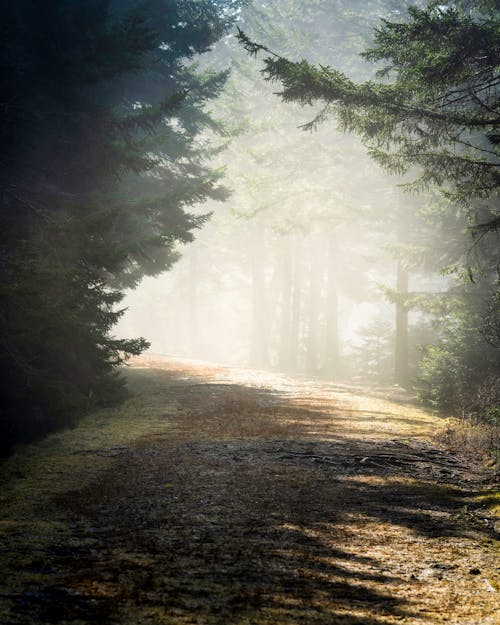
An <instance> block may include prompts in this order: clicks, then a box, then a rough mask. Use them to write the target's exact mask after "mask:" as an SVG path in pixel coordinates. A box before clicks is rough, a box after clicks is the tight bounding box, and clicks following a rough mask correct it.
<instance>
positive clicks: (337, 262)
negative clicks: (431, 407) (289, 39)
mask: <svg viewBox="0 0 500 625" xmlns="http://www.w3.org/2000/svg"><path fill="white" fill-rule="evenodd" d="M262 7H263V8H262ZM262 7H261V8H262V10H263V11H264V12H265V10H266V6H265V5H262ZM261 17H262V16H261ZM375 17H376V16H374V18H373V19H375ZM246 19H247V22H246V23H245V16H243V17H242V20H243V22H244V23H243V26H245V27H246V28H249V30H250V34H252V32H251V31H252V22H251V20H250V18H248V17H247V18H246ZM285 26H286V25H285ZM368 26H369V25H368V24H367V25H365V27H366V29H368ZM309 28H312V27H311V26H309ZM328 28H330V31H329V30H328ZM254 30H256V31H257V36H259V35H260V36H264V35H263V34H262V29H260V30H259V29H258V28H257V29H255V28H254ZM302 34H303V35H305V34H308V35H309V39H308V42H309V43H308V44H307V46H308V47H307V52H308V58H311V59H312V60H315V59H318V58H319V59H322V58H323V56H324V55H326V58H324V59H323V60H326V61H328V60H329V59H328V57H330V60H331V62H332V63H333V62H334V61H332V58H333V59H337V61H338V63H337V66H338V65H339V63H340V65H341V66H342V64H343V65H344V66H345V67H346V68H347V69H348V70H349V72H350V75H351V76H352V77H353V78H354V79H361V78H364V77H366V75H367V72H368V71H369V70H370V71H373V69H372V68H369V67H368V66H367V64H366V63H364V62H363V61H362V60H361V59H360V58H359V56H358V54H357V53H358V52H359V51H360V50H361V49H362V47H363V46H362V43H363V42H362V41H357V42H355V43H353V44H352V46H351V47H350V48H349V49H347V50H346V47H345V45H344V43H345V41H344V40H345V33H339V32H335V27H334V25H329V27H327V26H326V25H325V24H322V25H321V33H320V36H318V37H317V39H316V40H314V41H312V40H311V37H310V35H311V32H309V33H305V34H304V33H302ZM340 34H342V35H343V37H344V38H341V37H340ZM299 39H300V38H299ZM280 41H281V40H279V41H278V42H277V43H276V42H275V45H279V44H280ZM341 44H342V46H343V47H342V54H341V55H340V56H339V55H338V50H339V48H338V47H337V48H336V47H335V46H339V45H341ZM280 51H282V50H280ZM283 52H285V53H286V52H287V50H283ZM299 56H300V55H299ZM205 57H206V58H203V59H200V62H201V63H205V64H206V66H207V67H208V68H209V67H210V66H211V65H213V66H217V67H224V66H230V67H231V76H230V78H229V80H228V82H227V85H226V87H225V89H224V92H223V93H222V95H221V96H220V98H219V99H218V101H217V102H215V103H212V104H211V111H212V113H215V114H216V115H218V117H219V118H221V119H222V120H223V121H224V122H225V123H226V125H227V126H228V127H229V128H231V130H232V133H233V136H232V138H231V139H230V141H229V144H228V145H226V146H225V149H224V150H222V151H221V152H220V154H219V155H218V156H217V158H216V161H217V164H218V166H219V167H221V168H224V170H225V176H224V184H225V185H226V186H227V187H229V189H230V190H231V192H232V193H231V196H230V198H229V199H228V200H227V201H226V202H221V203H211V204H204V205H202V206H197V207H194V208H193V209H192V212H195V213H197V214H206V213H212V216H211V219H210V220H209V222H208V223H207V224H206V225H204V226H203V227H202V228H201V229H200V230H199V231H198V233H197V235H196V240H195V241H194V242H193V243H191V244H188V245H184V246H181V247H179V253H180V260H179V261H178V262H177V263H176V264H175V265H174V267H173V268H172V269H171V270H170V271H168V272H166V273H164V274H162V275H161V276H159V277H156V278H146V279H144V280H143V281H142V283H141V284H140V286H139V287H138V288H137V289H136V290H134V291H130V292H129V293H128V295H127V297H126V299H125V301H124V303H123V306H124V307H126V308H127V311H126V313H125V314H124V316H123V318H122V319H121V321H120V324H119V326H118V335H119V336H123V337H130V336H143V337H145V338H146V339H147V340H148V341H150V343H151V348H150V349H151V351H152V352H154V353H162V354H172V355H177V356H183V357H188V358H195V359H203V360H208V361H212V362H218V363H228V364H234V365H241V366H252V367H260V368H268V367H272V368H276V369H278V370H283V371H294V372H301V373H306V374H308V375H321V376H326V377H330V378H336V379H360V378H361V379H364V378H372V379H373V378H375V379H376V380H378V381H381V382H382V381H384V382H393V381H398V378H397V375H396V377H395V375H394V369H395V366H396V364H397V363H396V361H395V352H396V351H397V347H396V343H397V342H398V341H399V342H400V343H401V341H402V342H403V344H402V346H401V345H400V349H403V350H406V351H408V350H409V362H410V365H409V366H410V369H411V367H412V366H415V363H416V361H417V360H418V350H419V349H420V346H421V345H423V344H424V343H425V342H426V341H427V340H428V339H429V336H430V333H432V328H431V327H430V326H429V324H428V323H427V321H426V318H425V315H423V314H422V313H420V314H417V313H410V314H409V315H408V313H407V311H406V308H405V309H404V310H402V308H401V300H400V304H399V308H400V310H399V313H400V315H399V322H398V323H399V326H400V327H399V329H398V330H397V331H396V318H397V309H398V304H397V301H396V300H397V296H398V295H399V296H401V297H405V296H406V294H407V292H409V293H412V292H415V291H416V292H423V291H427V292H428V291H439V290H441V289H442V288H444V286H445V284H446V279H445V278H443V277H442V276H440V275H439V273H438V271H437V268H436V267H432V266H429V265H427V266H426V268H425V271H423V270H422V266H423V265H422V263H420V267H419V269H418V270H417V269H416V263H413V264H412V262H413V261H412V260H411V258H412V257H413V256H415V255H418V250H419V236H422V235H421V234H420V233H421V232H423V231H424V230H425V228H426V225H425V223H418V224H417V223H416V219H417V218H416V210H415V208H416V206H417V205H418V203H422V202H424V201H426V200H425V198H422V197H415V196H412V195H410V194H408V193H405V192H404V190H403V189H402V188H401V186H400V185H402V184H404V182H406V181H407V180H408V179H405V180H403V179H400V178H397V177H394V176H392V177H391V176H388V175H387V174H385V173H384V172H383V171H382V170H381V169H380V167H379V166H378V165H376V164H375V163H374V162H373V161H372V160H371V159H370V157H369V156H368V155H367V153H366V150H365V148H364V147H363V146H362V145H361V143H360V141H359V140H358V139H357V138H356V137H353V136H350V135H345V134H343V133H342V132H340V131H338V130H337V129H336V121H335V119H334V118H332V119H329V120H327V121H326V122H325V123H323V124H322V125H321V126H320V127H319V128H318V130H317V132H314V133H310V132H304V130H303V129H301V128H300V126H301V125H303V124H304V123H307V122H308V121H310V120H311V119H312V118H313V117H314V116H315V115H316V114H317V113H318V110H316V109H314V108H307V107H306V108H300V107H298V106H295V105H293V106H292V105H290V104H284V103H283V102H281V100H280V99H279V98H278V97H276V95H275V94H274V91H275V88H274V87H275V86H274V85H270V84H268V83H265V82H264V81H263V80H262V77H261V75H260V73H259V69H260V68H259V64H258V62H256V61H255V60H254V59H251V58H248V57H247V56H246V55H245V53H244V51H242V50H241V49H240V47H239V46H238V45H237V44H236V43H235V39H234V37H233V36H231V37H228V38H227V39H226V40H224V41H223V42H222V43H221V44H220V46H219V47H218V48H217V49H216V50H214V51H213V53H211V54H208V55H205ZM341 69H342V67H341ZM208 140H209V138H207V141H208ZM427 236H428V232H427ZM403 251H404V253H403ZM413 265H415V266H413ZM398 276H399V283H398ZM401 315H402V316H401ZM408 317H409V318H408ZM398 336H399V338H398V339H397V337H398ZM401 337H403V338H401ZM412 354H413V357H412ZM396 359H397V357H396ZM407 360H408V358H407ZM407 376H408V372H407V371H405V372H403V380H400V381H404V378H405V377H407Z"/></svg>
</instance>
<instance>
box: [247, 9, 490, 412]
mask: <svg viewBox="0 0 500 625" xmlns="http://www.w3.org/2000/svg"><path fill="white" fill-rule="evenodd" d="M499 35H500V20H499V13H498V6H497V3H496V2H494V1H481V2H467V1H450V2H439V3H438V2H430V3H428V4H427V6H426V7H418V6H413V7H410V8H409V9H408V15H407V18H406V19H402V16H399V18H398V19H392V18H391V19H384V20H382V23H381V25H380V26H379V28H378V29H376V31H375V34H374V42H373V44H372V45H371V47H369V49H368V50H367V51H366V52H365V53H364V54H363V56H364V58H365V59H366V60H368V61H370V62H373V63H375V64H376V67H377V69H378V71H377V74H376V77H375V78H374V79H372V80H366V81H365V82H355V81H353V80H351V79H350V78H349V77H348V76H347V75H346V73H344V71H345V70H344V71H340V70H339V69H334V68H332V67H329V66H326V65H321V64H317V65H314V64H312V63H311V62H310V61H306V60H302V61H292V60H289V58H285V56H282V55H280V54H277V53H276V52H274V51H272V50H271V49H270V46H267V45H266V46H264V45H261V44H258V43H254V42H253V41H252V40H251V39H250V38H249V37H248V36H247V35H246V34H245V33H244V32H242V31H240V32H239V40H240V43H241V44H243V46H244V47H245V48H246V50H247V51H248V52H249V53H250V54H252V55H257V54H259V53H261V52H263V53H264V54H265V58H264V69H263V74H264V77H265V78H266V79H267V80H269V81H271V82H279V83H280V84H281V91H280V92H279V95H280V97H281V98H282V99H283V100H284V101H285V102H296V103H299V104H300V105H303V106H305V105H313V104H315V103H322V105H323V107H322V109H321V110H320V112H319V113H318V114H317V115H316V116H315V118H314V119H313V120H312V121H311V122H309V123H307V124H305V125H304V129H306V130H313V129H316V128H317V127H318V125H319V124H321V123H323V122H324V121H325V120H326V119H328V118H329V117H330V116H334V117H336V118H337V119H338V121H339V123H340V128H341V129H342V130H344V131H346V132H354V133H356V134H358V135H359V136H360V137H361V138H362V140H363V142H364V143H365V145H366V146H367V148H368V151H369V153H370V155H371V156H372V157H373V158H374V159H375V160H376V161H377V162H378V163H380V164H381V165H382V166H383V167H384V168H385V169H386V170H388V171H389V172H390V173H393V174H398V175H402V174H407V179H408V176H412V177H413V182H412V183H406V186H407V187H409V188H410V190H414V191H418V192H423V191H424V190H427V189H430V188H432V187H436V186H437V187H438V188H440V189H441V191H442V192H443V193H444V195H445V197H446V202H445V203H443V202H442V203H441V205H440V208H438V209H437V210H435V209H434V210H433V209H432V208H431V207H430V206H428V207H427V209H426V208H425V206H422V207H421V208H420V209H419V210H421V211H422V212H423V213H424V214H425V211H426V210H427V212H428V213H430V215H427V217H428V221H429V223H430V224H431V225H432V224H433V225H434V228H435V235H434V236H429V237H428V239H427V243H426V244H425V245H424V248H426V250H425V249H424V254H423V256H422V258H423V260H425V257H431V258H432V257H434V259H435V260H436V259H437V257H438V256H441V257H442V261H441V262H442V263H443V264H445V265H447V271H448V272H450V273H453V272H454V273H455V274H457V275H458V277H459V278H460V277H462V278H464V281H462V282H461V283H458V285H456V286H455V287H454V288H453V289H452V290H451V292H450V293H449V294H448V295H443V296H442V297H441V298H436V297H430V298H429V297H428V296H425V294H409V295H408V302H407V305H406V306H407V308H412V307H417V308H418V307H420V308H423V309H424V310H426V311H429V310H431V309H433V313H434V315H435V319H436V320H437V319H441V324H439V323H436V326H439V327H436V332H437V337H436V341H437V342H436V343H435V344H433V345H428V346H427V348H426V351H425V356H424V359H423V362H422V367H421V373H420V384H421V394H422V397H423V398H424V399H425V400H426V401H428V402H430V403H432V404H433V405H435V406H437V407H438V408H440V409H442V410H445V411H451V410H453V411H458V410H459V409H460V410H462V411H463V413H465V414H467V413H471V414H476V416H481V414H483V415H484V414H486V413H487V412H488V411H489V412H488V414H491V411H492V410H493V412H494V411H495V410H496V409H498V397H495V395H494V393H493V394H491V393H490V398H489V400H488V401H489V407H488V409H487V410H486V409H485V408H484V406H483V408H482V409H481V410H479V411H478V410H475V409H473V408H470V406H472V404H473V403H474V400H473V398H474V397H475V396H477V394H478V393H479V392H480V391H479V389H480V388H484V387H485V385H486V386H488V387H491V386H492V384H494V383H492V382H491V380H497V381H498V379H499V378H498V375H499V372H500V356H499V351H498V335H499V327H500V319H499V306H498V283H499V282H498V281H499V270H498V267H499V256H498V230H499V224H500V221H499V220H500V214H499V212H498V188H499V182H500V173H499V167H500V162H499V158H498V157H499V145H500V142H499V140H498V137H499V124H500V101H499V90H498V87H499V85H500V77H499V74H498V67H499V65H500V63H499V60H500V36H499ZM443 207H445V208H446V209H447V211H446V210H445V211H443ZM450 223H451V224H452V227H451V229H450V228H449V226H450ZM467 229H468V230H469V235H470V233H472V235H473V241H472V243H471V241H470V238H469V240H468V242H465V241H464V236H463V234H464V231H465V230H467ZM436 241H437V248H436ZM457 242H458V244H457ZM432 246H434V249H432ZM467 248H468V252H467ZM435 250H437V251H435ZM429 252H430V253H429ZM425 262H426V261H425ZM463 267H466V269H465V270H464V269H463ZM471 282H473V283H474V282H475V284H471ZM410 300H412V301H410ZM436 302H441V305H442V306H444V308H446V310H444V308H443V307H441V310H438V308H439V306H437V305H436ZM443 319H444V320H445V321H444V322H443ZM481 392H482V391H481ZM495 402H496V403H495ZM483 403H484V402H483ZM486 403H488V402H486ZM467 406H469V408H468V407H467Z"/></svg>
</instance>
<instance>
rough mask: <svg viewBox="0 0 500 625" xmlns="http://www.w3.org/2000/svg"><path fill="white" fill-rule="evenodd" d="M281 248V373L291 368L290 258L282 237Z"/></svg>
mask: <svg viewBox="0 0 500 625" xmlns="http://www.w3.org/2000/svg"><path fill="white" fill-rule="evenodd" d="M281 246H282V290H281V310H280V346H279V356H278V366H279V368H280V369H281V370H282V371H288V370H289V369H290V368H291V362H290V361H291V340H292V336H291V331H292V258H291V249H290V239H289V238H288V237H283V239H282V241H281Z"/></svg>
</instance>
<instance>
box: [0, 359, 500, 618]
mask: <svg viewBox="0 0 500 625" xmlns="http://www.w3.org/2000/svg"><path fill="white" fill-rule="evenodd" d="M143 364H145V365H146V366H145V368H143V369H136V370H133V371H132V372H131V376H130V378H131V385H132V386H133V387H134V388H135V393H136V394H135V397H134V398H133V399H132V400H131V401H130V402H129V403H128V405H127V406H125V407H124V408H122V409H121V410H119V411H115V412H111V413H109V412H108V413H106V414H104V413H103V414H100V415H97V416H94V417H91V418H89V419H87V420H85V421H84V422H83V423H82V425H81V426H80V427H79V428H77V429H76V430H73V431H69V432H64V433H62V434H57V435H54V436H52V437H49V439H47V441H44V442H43V443H41V444H39V445H33V446H29V447H28V448H26V449H24V450H22V451H21V452H20V453H19V454H17V455H16V456H15V457H13V458H11V459H9V460H8V461H7V462H5V463H4V464H3V465H2V466H1V467H0V477H1V479H2V492H1V495H0V502H1V505H2V511H3V514H2V520H1V521H0V549H1V553H2V566H3V569H4V570H3V571H2V579H1V580H0V583H2V586H1V587H0V603H1V607H0V622H1V623H5V625H8V624H11V625H18V624H21V623H22V624H24V623H26V624H28V623H29V624H31V623H44V624H51V625H52V624H64V623H68V624H69V623H71V624H73V625H77V624H79V623H81V624H83V623H103V624H113V625H114V624H116V625H118V624H120V625H139V624H142V623H151V624H153V623H154V624H155V625H156V624H159V625H161V624H165V625H166V624H168V625H181V624H182V625H184V624H186V625H187V624H194V623H198V624H200V625H212V624H213V625H215V624H217V625H219V624H220V625H226V624H227V625H293V624H297V623H302V624H304V625H336V624H343V625H382V624H389V623H391V624H393V623H414V624H417V623H419V624H434V623H435V624H437V623H454V624H457V625H469V624H470V625H489V624H496V623H500V610H499V609H498V605H499V593H498V589H499V588H500V586H499V583H500V579H499V573H500V568H499V567H500V563H499V558H498V556H499V551H498V544H499V543H498V540H497V539H498V537H499V536H498V534H497V533H495V530H494V527H493V526H494V523H495V519H494V517H493V515H492V513H491V512H489V511H488V507H487V506H488V503H489V502H490V501H491V500H492V498H493V497H494V491H493V486H492V484H491V476H488V475H486V474H483V473H482V471H481V469H480V468H479V467H476V466H470V465H469V464H468V463H466V462H465V460H464V459H462V458H459V457H456V456H452V455H450V454H448V453H446V452H445V451H443V450H440V449H439V448H437V447H436V446H433V445H432V444H431V443H430V442H429V441H428V440H427V436H428V435H429V434H430V433H431V432H432V430H433V429H435V427H436V426H437V422H438V420H437V419H436V418H435V417H433V416H431V415H428V414H426V413H424V412H421V411H419V410H417V409H416V408H414V407H411V406H403V405H401V404H395V403H391V402H390V401H386V400H383V399H377V398H373V397H371V398H370V397H367V396H356V395H353V394H352V391H351V390H349V389H347V388H343V387H339V386H335V385H331V384H328V383H320V382H312V381H307V380H292V379H287V378H285V377H283V376H273V375H270V374H263V373H261V374H258V373H255V372H251V371H243V370H240V371H236V370H229V369H223V368H219V369H214V368H212V369H208V368H201V367H199V366H194V365H192V366H191V365H188V364H183V365H180V364H179V363H174V362H170V363H168V362H153V361H147V362H143ZM152 367H153V368H152Z"/></svg>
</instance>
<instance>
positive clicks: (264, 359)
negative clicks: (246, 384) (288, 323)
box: [250, 228, 269, 367]
mask: <svg viewBox="0 0 500 625" xmlns="http://www.w3.org/2000/svg"><path fill="white" fill-rule="evenodd" d="M264 252H265V248H264V233H263V230H262V229H260V228H255V232H254V240H253V245H252V251H251V254H252V257H251V272H252V338H251V345H250V364H251V366H252V367H267V366H268V365H269V349H268V335H267V330H268V325H267V324H268V319H267V314H266V312H267V311H266V308H267V307H266V279H265V274H264V270H265V267H264Z"/></svg>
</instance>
